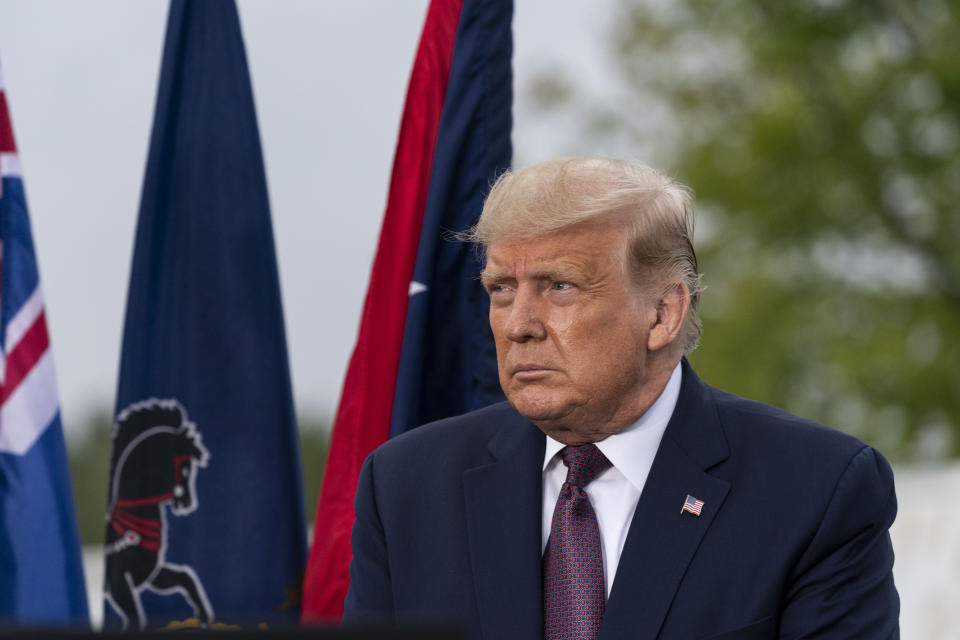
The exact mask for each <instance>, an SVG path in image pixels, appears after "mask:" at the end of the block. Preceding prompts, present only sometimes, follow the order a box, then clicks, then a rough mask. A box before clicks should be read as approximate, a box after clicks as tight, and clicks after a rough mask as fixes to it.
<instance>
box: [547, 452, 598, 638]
mask: <svg viewBox="0 0 960 640" xmlns="http://www.w3.org/2000/svg"><path fill="white" fill-rule="evenodd" d="M560 457H561V458H563V463H564V464H565V465H567V480H566V482H564V483H563V486H562V487H561V488H560V497H559V498H557V506H556V507H555V508H554V511H553V522H552V524H551V526H550V539H549V540H548V541H547V550H546V553H545V554H544V558H543V635H544V638H546V640H561V639H563V640H567V639H571V640H572V639H574V638H576V639H577V640H580V639H584V640H587V639H593V638H596V637H597V635H598V634H599V632H600V620H601V618H602V617H603V608H604V602H605V599H604V581H603V555H602V553H601V551H600V529H599V527H598V526H597V517H596V515H595V514H594V513H593V507H592V506H590V500H589V499H588V498H587V494H586V492H585V491H584V488H585V487H586V486H587V485H588V484H590V482H591V481H592V480H593V479H594V478H596V477H597V476H598V475H599V474H600V472H601V471H603V470H604V469H606V468H607V467H609V466H610V461H609V460H607V458H606V457H605V456H604V455H603V454H602V453H600V450H599V449H597V448H596V447H595V446H594V445H592V444H585V445H581V446H579V447H564V448H563V449H561V450H560Z"/></svg>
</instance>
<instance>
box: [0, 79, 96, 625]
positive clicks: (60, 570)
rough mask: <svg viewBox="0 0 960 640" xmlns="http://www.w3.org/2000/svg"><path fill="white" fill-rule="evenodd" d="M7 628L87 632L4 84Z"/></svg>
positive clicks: (2, 480)
mask: <svg viewBox="0 0 960 640" xmlns="http://www.w3.org/2000/svg"><path fill="white" fill-rule="evenodd" d="M0 178H2V179H0V625H21V626H50V625H70V626H74V625H75V626H82V625H87V624H89V615H88V609H87V596H86V587H85V585H84V580H83V565H82V563H81V556H80V538H79V536H78V534H77V517H76V512H75V510H74V506H73V493H72V491H71V484H70V468H69V466H68V464H67V451H66V446H65V444H64V440H63V429H62V428H61V426H60V406H59V401H58V399H57V384H56V379H55V377H54V371H53V354H52V352H51V350H50V338H49V335H48V334H47V322H46V314H45V311H44V304H43V293H42V292H41V290H40V276H39V273H38V271H37V258H36V255H35V254H34V252H33V239H32V237H31V234H30V218H29V217H28V215H27V201H26V197H25V195H24V190H23V179H22V176H21V174H20V161H19V157H18V156H17V147H16V144H15V142H14V138H13V128H12V127H11V125H10V115H9V113H8V111H7V102H6V95H5V91H4V84H3V76H2V75H0Z"/></svg>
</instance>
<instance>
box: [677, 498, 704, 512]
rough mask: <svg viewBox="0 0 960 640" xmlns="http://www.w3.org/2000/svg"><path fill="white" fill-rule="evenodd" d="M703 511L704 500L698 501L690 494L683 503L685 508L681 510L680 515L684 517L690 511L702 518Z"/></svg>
mask: <svg viewBox="0 0 960 640" xmlns="http://www.w3.org/2000/svg"><path fill="white" fill-rule="evenodd" d="M701 509H703V500H697V499H696V498H694V497H693V496H692V495H690V494H689V493H688V494H687V499H686V500H684V501H683V508H682V509H680V515H683V512H684V511H688V512H689V513H692V514H693V515H695V516H697V517H700V510H701Z"/></svg>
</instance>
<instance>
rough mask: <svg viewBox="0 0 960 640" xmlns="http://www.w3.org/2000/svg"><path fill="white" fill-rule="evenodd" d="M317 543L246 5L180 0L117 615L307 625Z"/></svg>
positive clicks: (139, 337) (140, 314)
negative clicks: (304, 600)
mask: <svg viewBox="0 0 960 640" xmlns="http://www.w3.org/2000/svg"><path fill="white" fill-rule="evenodd" d="M305 555H306V525H305V520H304V513H303V489H302V486H301V477H300V465H299V458H298V444H297V432H296V419H295V416H294V410H293V398H292V391H291V384H290V374H289V366H288V360H287V348H286V339H285V336H284V322H283V312H282V308H281V301H280V287H279V277H278V272H277V263H276V255H275V252H274V243H273V232H272V228H271V222H270V208H269V203H268V198H267V185H266V178H265V174H264V167H263V160H262V156H261V148H260V139H259V133H258V130H257V120H256V114H255V111H254V105H253V94H252V90H251V84H250V77H249V71H248V69H247V62H246V54H245V51H244V44H243V38H242V35H241V32H240V22H239V18H238V15H237V10H236V6H235V4H234V2H233V0H229V1H220V2H187V1H184V0H173V2H172V3H171V5H170V15H169V21H168V24H167V34H166V42H165V45H164V54H163V64H162V67H161V72H160V81H159V89H158V95H157V105H156V112H155V114H154V125H153V134H152V138H151V142H150V151H149V154H148V157H147V168H146V175H145V178H144V184H143V195H142V200H141V204H140V216H139V222H138V226H137V233H136V246H135V248H134V256H133V265H132V269H131V274H130V289H129V297H128V300H127V313H126V325H125V330H124V336H123V352H122V356H121V362H120V379H119V384H118V390H117V406H116V414H115V421H114V425H113V450H112V455H111V460H110V486H109V504H108V512H107V539H106V546H105V564H106V569H105V585H104V596H105V603H104V623H105V626H106V627H107V628H117V627H124V628H130V629H136V628H156V627H166V628H175V627H176V628H182V627H183V626H187V627H192V626H208V627H209V626H212V625H217V624H220V623H222V624H225V625H239V626H241V627H244V628H248V627H256V626H259V625H261V624H266V625H268V627H269V628H277V627H281V626H285V625H294V624H296V622H297V620H298V615H299V603H300V595H299V593H300V580H301V579H302V572H303V566H304V562H305Z"/></svg>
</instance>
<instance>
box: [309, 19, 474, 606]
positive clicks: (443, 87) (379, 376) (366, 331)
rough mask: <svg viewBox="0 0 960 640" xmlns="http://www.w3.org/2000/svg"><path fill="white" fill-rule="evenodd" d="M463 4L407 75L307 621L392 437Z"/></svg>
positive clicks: (345, 580) (321, 512)
mask: <svg viewBox="0 0 960 640" xmlns="http://www.w3.org/2000/svg"><path fill="white" fill-rule="evenodd" d="M461 7H462V0H432V1H431V3H430V6H429V8H428V9H427V16H426V20H425V22H424V27H423V33H422V35H421V37H420V44H419V47H418V49H417V55H416V58H415V60H414V64H413V71H412V73H411V75H410V84H409V86H408V88H407V98H406V103H405V106H404V112H403V119H402V121H401V125H400V136H399V140H398V141H397V150H396V154H395V156H394V162H393V174H392V176H391V179H390V193H389V199H388V201H387V208H386V212H385V214H384V219H383V227H382V228H381V230H380V240H379V244H378V246H377V254H376V258H375V259H374V263H373V272H372V274H371V277H370V285H369V288H368V290H367V298H366V302H365V303H364V308H363V316H362V318H361V321H360V334H359V337H358V338H357V345H356V347H355V349H354V352H353V356H352V357H351V359H350V366H349V368H348V370H347V377H346V380H345V381H344V385H343V392H342V393H341V395H340V408H339V410H338V412H337V418H336V422H335V423H334V429H333V439H332V441H331V444H330V456H329V459H328V461H327V467H326V470H325V472H324V478H323V487H322V490H321V492H320V499H319V502H318V504H317V518H316V525H315V533H314V541H313V546H312V548H311V550H310V557H309V560H308V563H307V572H306V576H305V577H304V584H303V620H304V621H305V622H318V621H324V620H337V619H339V618H340V616H341V615H342V614H343V599H344V597H345V596H346V593H347V587H348V586H349V576H348V574H347V568H348V566H349V563H350V557H351V555H350V530H351V528H352V527H353V520H354V513H353V498H354V494H355V491H356V486H357V479H358V477H359V474H360V466H361V465H362V464H363V461H364V459H365V458H366V457H367V455H369V454H370V452H371V451H373V450H374V449H375V448H376V447H377V446H378V445H380V444H381V443H383V442H384V441H386V440H387V438H388V437H389V435H390V418H391V413H392V408H393V398H394V389H395V386H396V381H397V365H398V363H399V360H400V351H401V347H402V343H403V329H404V321H405V318H406V314H407V303H408V300H409V296H408V293H409V287H410V282H411V280H412V278H413V269H414V264H415V261H416V257H417V248H418V244H419V240H420V229H421V225H422V222H423V212H424V208H425V204H426V200H427V192H428V188H429V183H430V175H431V171H432V168H433V167H432V165H433V155H434V149H435V146H436V140H437V131H438V130H439V127H440V118H441V114H442V112H443V105H444V100H445V97H446V91H447V83H448V81H449V76H450V67H451V61H452V58H453V50H454V44H455V41H456V35H457V25H458V23H459V19H460V10H461Z"/></svg>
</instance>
